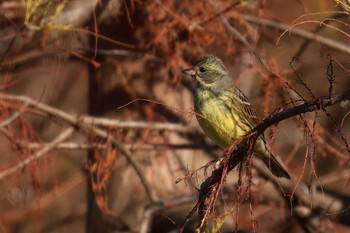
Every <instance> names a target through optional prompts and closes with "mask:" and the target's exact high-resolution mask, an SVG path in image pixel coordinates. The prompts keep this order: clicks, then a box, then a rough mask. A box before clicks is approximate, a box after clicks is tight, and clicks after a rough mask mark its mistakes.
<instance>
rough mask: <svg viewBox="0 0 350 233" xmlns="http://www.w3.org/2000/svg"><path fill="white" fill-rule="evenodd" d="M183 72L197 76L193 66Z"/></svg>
mask: <svg viewBox="0 0 350 233" xmlns="http://www.w3.org/2000/svg"><path fill="white" fill-rule="evenodd" d="M182 73H184V74H188V75H191V76H195V75H196V72H195V71H194V69H193V68H192V67H190V68H187V69H185V70H183V71H182Z"/></svg>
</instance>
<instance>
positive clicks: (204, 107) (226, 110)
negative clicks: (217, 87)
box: [194, 88, 243, 148]
mask: <svg viewBox="0 0 350 233" xmlns="http://www.w3.org/2000/svg"><path fill="white" fill-rule="evenodd" d="M231 104H232V103H230V102H229V101H227V98H225V96H223V95H222V93H220V92H214V91H211V90H208V89H207V90H203V89H201V88H197V89H196V91H195V95H194V110H195V112H196V117H197V120H198V123H199V124H200V126H201V128H202V129H203V131H204V132H205V134H206V135H207V136H209V137H210V138H211V139H212V140H213V141H214V142H215V143H216V144H217V145H219V146H220V147H222V148H229V147H230V146H231V145H232V144H233V141H234V139H236V138H239V137H240V136H242V135H243V132H240V130H239V128H237V120H238V119H237V117H236V116H235V115H236V114H233V112H232V108H231V107H230V106H231Z"/></svg>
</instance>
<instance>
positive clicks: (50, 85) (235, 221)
mask: <svg viewBox="0 0 350 233" xmlns="http://www.w3.org/2000/svg"><path fill="white" fill-rule="evenodd" d="M349 7H350V4H349V2H347V1H337V0H299V1H277V0H270V1H265V0H256V1H254V0H252V1H243V0H242V1H219V0H211V1H210V0H209V1H192V0H186V1H172V0H155V1H147V0H145V1H139V0H90V1H84V0H30V1H29V0H2V1H0V132H1V133H0V142H1V143H0V187H1V192H0V232H4V233H17V232H18V233H27V232H50V233H51V232H52V233H56V232H75V233H80V232H89V233H92V232H179V231H180V229H182V227H183V226H184V228H183V229H182V230H183V232H194V229H195V228H196V224H197V223H196V221H197V214H196V212H194V214H193V216H192V215H191V212H190V211H191V210H192V209H193V208H194V206H195V204H196V201H197V195H198V189H199V188H200V185H201V183H202V182H203V180H204V179H205V178H206V177H208V176H210V175H211V172H212V170H213V168H214V167H215V165H207V164H208V163H209V162H210V161H212V160H213V159H215V158H218V157H219V156H221V155H222V154H223V151H222V150H221V149H219V148H217V147H216V146H215V145H214V144H213V143H212V142H211V141H210V140H209V139H208V138H207V137H205V136H204V135H203V133H202V131H201V130H200V128H199V126H198V123H197V121H196V119H195V116H194V112H193V103H192V101H193V100H192V92H193V88H194V83H193V80H191V78H190V77H186V76H184V75H183V74H182V73H181V70H182V69H184V68H188V67H189V66H191V65H192V64H193V63H194V62H195V61H196V60H197V59H198V58H199V57H200V56H202V55H203V54H207V53H213V54H216V55H217V56H219V57H220V58H222V59H223V61H224V63H225V64H226V66H227V67H228V68H229V71H230V73H231V75H232V77H233V79H234V82H235V84H236V85H237V86H238V87H239V88H240V89H241V90H242V91H243V92H244V93H245V94H246V95H247V96H248V97H249V98H250V100H251V101H252V103H253V105H254V107H255V109H256V111H257V112H258V115H259V117H260V118H261V119H262V118H263V117H266V116H268V115H269V114H270V113H272V112H274V111H275V110H276V109H278V108H280V107H283V106H287V103H290V102H293V101H299V100H310V99H319V98H322V97H324V96H329V95H330V93H338V92H340V91H342V90H343V89H345V88H348V87H349V86H350V79H349V71H350V64H349V56H350V46H349V44H350V43H349V37H350V30H349V23H350V19H349V13H348V12H349V10H350V8H349ZM28 97H29V98H30V99H28ZM289 106H290V105H289ZM349 109H350V108H349V106H348V105H347V104H346V102H343V104H342V105H340V104H337V105H334V106H332V107H330V108H327V111H322V110H318V111H316V112H313V113H308V114H303V115H300V116H297V117H292V118H289V119H287V120H285V121H283V122H280V123H279V124H278V125H274V126H273V127H270V128H269V129H268V130H267V131H266V132H265V136H266V139H267V141H268V144H269V146H270V148H271V149H272V150H273V151H274V154H276V155H278V156H279V157H280V159H281V160H282V161H283V163H284V165H285V167H286V168H287V170H288V171H289V173H290V174H291V176H292V179H293V181H295V186H293V187H295V190H297V187H299V186H300V185H301V183H302V184H303V185H305V186H303V188H304V189H305V190H311V191H310V192H309V193H308V194H306V193H307V192H306V193H305V196H304V198H305V199H306V200H309V201H310V202H311V203H313V200H314V199H313V198H314V197H313V194H314V193H317V192H319V190H321V189H322V190H323V194H324V193H326V194H327V193H332V195H333V194H334V196H333V197H334V202H333V204H334V203H336V204H339V203H338V201H339V200H342V201H344V202H343V203H347V204H345V205H343V206H340V207H339V208H340V209H338V210H339V211H338V212H332V211H327V210H329V209H331V206H323V208H321V209H320V208H318V207H317V206H316V207H317V208H313V206H312V204H311V205H310V203H309V204H305V203H307V202H308V201H301V199H302V198H301V197H300V196H298V195H300V194H298V193H297V194H295V195H296V197H297V198H296V199H293V198H291V197H294V196H293V194H294V193H293V192H290V191H289V190H288V191H287V190H284V189H283V184H281V185H282V188H281V186H279V183H278V182H279V181H277V185H276V183H274V182H272V181H271V180H270V179H269V178H267V177H266V176H263V175H260V174H261V173H260V172H257V171H256V170H253V172H254V173H253V180H252V185H251V191H250V192H251V196H250V198H249V199H248V198H246V199H242V200H241V201H239V203H238V202H237V187H238V186H237V180H238V175H237V173H238V172H237V170H234V171H232V172H231V173H230V174H229V175H228V177H227V180H226V182H225V185H224V189H223V191H222V195H220V197H219V198H218V200H217V202H216V205H217V213H215V216H214V215H213V216H210V219H216V220H218V221H217V223H216V224H215V229H211V230H210V229H208V230H207V232H218V231H219V232H233V231H234V230H235V229H237V230H238V232H253V231H254V230H256V231H257V232H348V231H349V230H350V227H349V226H350V217H349V206H350V204H349V203H350V201H349V198H350V197H349V195H350V191H349V190H350V189H349V188H350V186H349V184H348V179H349V173H350V172H349V167H348V164H347V162H348V160H349V148H348V144H347V141H348V140H349V138H350V135H349V120H348V117H347V116H348V113H349ZM206 165H207V166H206ZM298 182H301V183H298ZM298 185H299V186H298ZM326 194H324V195H326ZM337 198H339V199H337ZM237 203H238V204H237ZM315 203H316V202H315ZM339 205H340V204H339ZM294 211H295V212H294ZM298 211H299V212H298ZM292 213H294V214H292ZM345 216H346V217H345ZM314 217H315V218H314ZM348 217H349V218H348ZM315 219H317V221H316V222H314V223H312V224H311V223H310V221H313V220H315ZM187 220H188V223H187V224H185V225H184V222H185V221H186V222H187ZM218 222H220V223H218ZM305 222H307V223H305ZM310 225H312V226H313V227H307V226H310ZM315 226H316V227H315ZM219 229H220V230H219Z"/></svg>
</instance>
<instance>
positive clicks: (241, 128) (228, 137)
mask: <svg viewBox="0 0 350 233" xmlns="http://www.w3.org/2000/svg"><path fill="white" fill-rule="evenodd" d="M183 72H184V73H185V74H188V75H191V76H192V77H193V78H194V79H195V81H196V89H195V92H194V110H195V112H196V117H197V120H198V122H199V124H200V126H201V127H202V129H203V131H204V132H205V134H206V135H207V136H209V137H210V138H211V139H212V140H213V141H214V142H215V143H216V144H217V145H218V146H220V147H221V148H224V149H228V148H229V147H231V146H232V144H233V143H234V141H235V140H237V139H239V138H241V137H242V136H244V135H245V134H246V133H248V132H249V131H250V130H251V129H252V128H253V127H254V126H255V125H256V124H257V123H258V118H257V115H256V113H255V111H254V109H253V108H252V106H251V104H250V102H249V100H248V98H247V97H246V96H245V95H244V94H243V92H242V91H241V90H240V89H238V88H237V87H236V86H235V85H234V84H233V80H232V78H231V76H230V74H229V72H228V70H227V68H226V67H225V65H224V63H223V62H222V61H221V59H220V58H218V57H217V56H215V55H212V54H209V55H204V56H202V57H201V58H200V59H199V60H198V61H197V62H196V63H195V64H194V66H192V67H190V68H188V69H185V70H183ZM254 152H255V153H256V154H257V155H258V157H259V158H261V159H262V160H263V161H264V163H265V164H266V166H267V167H268V168H269V169H270V171H271V172H272V174H274V175H275V176H276V177H285V178H288V179H290V176H289V174H288V172H287V171H286V170H285V169H284V168H283V166H282V165H281V164H280V163H279V162H278V161H277V159H276V158H275V156H273V155H272V154H271V153H269V151H268V149H267V146H266V143H265V139H264V136H260V137H259V138H258V140H257V141H256V144H255V147H254Z"/></svg>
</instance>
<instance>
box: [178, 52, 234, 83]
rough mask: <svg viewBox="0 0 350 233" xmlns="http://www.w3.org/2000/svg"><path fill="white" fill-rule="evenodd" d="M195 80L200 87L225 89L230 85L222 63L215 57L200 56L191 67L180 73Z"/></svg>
mask: <svg viewBox="0 0 350 233" xmlns="http://www.w3.org/2000/svg"><path fill="white" fill-rule="evenodd" d="M182 72H183V73H185V74H188V75H191V76H192V77H193V78H195V80H196V83H197V85H198V86H200V87H206V88H211V87H216V88H218V87H225V86H226V85H229V84H230V83H232V80H231V77H230V74H229V72H228V70H227V68H226V67H225V65H224V63H223V62H222V61H221V59H220V58H218V57H217V56H215V55H212V54H209V55H204V56H202V57H201V58H200V59H199V60H198V61H197V62H196V63H195V64H194V65H193V66H192V67H190V68H188V69H185V70H183V71H182Z"/></svg>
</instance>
